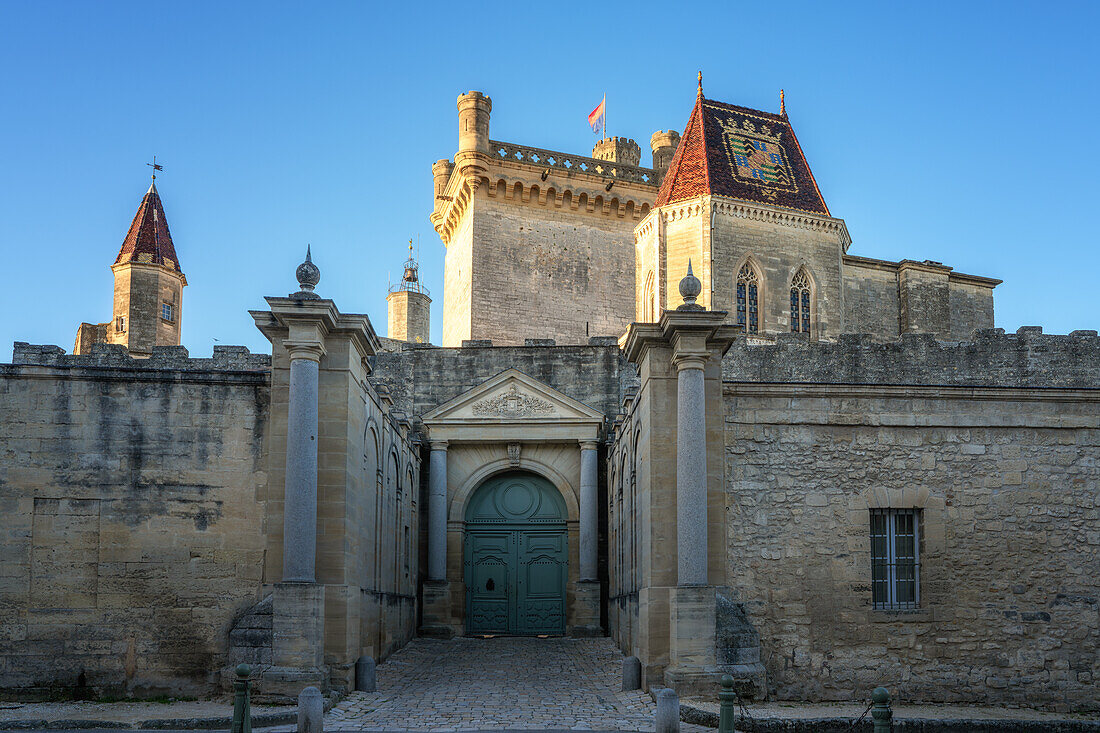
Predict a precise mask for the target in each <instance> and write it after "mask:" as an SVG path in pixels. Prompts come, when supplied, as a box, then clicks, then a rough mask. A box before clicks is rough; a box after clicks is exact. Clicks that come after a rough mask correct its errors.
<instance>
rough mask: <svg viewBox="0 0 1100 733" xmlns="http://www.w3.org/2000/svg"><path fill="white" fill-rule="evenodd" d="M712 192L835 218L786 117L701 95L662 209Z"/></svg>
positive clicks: (660, 198)
mask: <svg viewBox="0 0 1100 733" xmlns="http://www.w3.org/2000/svg"><path fill="white" fill-rule="evenodd" d="M708 193H710V194H716V195H719V196H729V197H731V198H738V199H746V200H748V201H756V202H759V203H763V204H774V205H776V206H784V207H787V208H791V209H799V210H801V211H808V212H812V213H815V214H825V215H826V216H828V215H829V207H828V206H826V205H825V200H824V199H823V198H822V197H821V192H820V191H819V190H818V188H817V182H816V181H815V180H814V176H813V173H811V172H810V166H809V165H808V164H807V163H806V157H805V156H804V155H803V154H802V148H801V147H800V146H799V144H798V138H796V137H795V134H794V129H793V128H792V127H791V123H790V121H788V119H787V116H786V115H776V114H772V113H770V112H761V111H759V110H754V109H748V108H747V107H738V106H736V105H733V104H725V103H723V102H714V101H711V100H709V99H706V98H704V97H703V95H702V94H701V93H700V94H699V96H698V97H697V98H696V100H695V108H694V109H692V110H691V117H689V118H688V123H687V127H686V128H685V129H684V134H683V135H682V136H681V138H680V145H679V147H677V148H676V154H675V155H673V157H672V162H671V163H670V164H669V166H668V172H667V173H666V174H665V177H664V180H663V181H661V189H660V191H659V192H658V193H657V203H656V205H657V206H664V205H665V204H670V203H675V202H677V201H684V200H686V199H690V198H694V197H696V196H701V195H703V194H708Z"/></svg>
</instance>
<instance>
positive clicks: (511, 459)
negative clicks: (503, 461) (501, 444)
mask: <svg viewBox="0 0 1100 733" xmlns="http://www.w3.org/2000/svg"><path fill="white" fill-rule="evenodd" d="M508 465H510V466H518V465H519V443H509V444H508Z"/></svg>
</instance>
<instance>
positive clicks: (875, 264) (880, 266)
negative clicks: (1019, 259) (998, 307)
mask: <svg viewBox="0 0 1100 733" xmlns="http://www.w3.org/2000/svg"><path fill="white" fill-rule="evenodd" d="M844 264H845V265H846V266H849V267H861V268H863V269H867V270H880V271H882V272H890V273H892V274H894V275H897V273H898V271H899V270H900V269H901V268H902V267H906V268H914V269H925V270H927V271H929V272H943V271H945V270H946V271H947V279H948V281H950V282H953V283H961V284H966V285H977V286H981V287H985V288H995V287H997V286H998V285H1000V284H1001V283H1002V282H1004V281H1003V280H998V279H997V278H993V277H983V276H981V275H967V274H966V273H963V272H955V271H954V270H953V269H952V268H951V267H948V266H947V265H944V264H941V263H938V262H936V263H932V262H916V261H914V260H902V261H901V262H893V261H891V260H879V259H875V258H873V257H860V256H858V255H851V254H845V255H844Z"/></svg>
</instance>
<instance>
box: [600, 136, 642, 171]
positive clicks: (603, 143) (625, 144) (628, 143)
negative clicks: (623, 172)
mask: <svg viewBox="0 0 1100 733" xmlns="http://www.w3.org/2000/svg"><path fill="white" fill-rule="evenodd" d="M592 157H593V158H595V159H596V160H610V161H612V162H614V163H625V164H626V165H639V164H640V163H641V162H642V148H641V146H639V145H638V143H636V142H634V141H633V140H631V139H630V138H627V137H605V138H604V139H603V140H600V141H599V142H598V143H596V147H594V148H592Z"/></svg>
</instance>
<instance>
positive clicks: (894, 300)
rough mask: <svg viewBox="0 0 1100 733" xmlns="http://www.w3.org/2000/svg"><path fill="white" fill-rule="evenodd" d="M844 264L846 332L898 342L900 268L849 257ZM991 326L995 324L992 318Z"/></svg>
mask: <svg viewBox="0 0 1100 733" xmlns="http://www.w3.org/2000/svg"><path fill="white" fill-rule="evenodd" d="M843 264H844V330H845V331H847V332H849V333H868V334H871V335H872V336H874V337H875V338H878V339H883V340H893V339H896V338H897V336H898V323H899V322H900V321H899V319H900V316H899V315H898V272H897V268H896V267H895V266H894V265H893V263H889V262H883V261H881V260H869V259H865V258H862V257H847V256H846V257H844V260H843ZM992 302H993V301H992V298H991V299H990V304H992ZM989 325H991V326H992V325H993V321H992V319H991V320H990V322H989Z"/></svg>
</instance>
